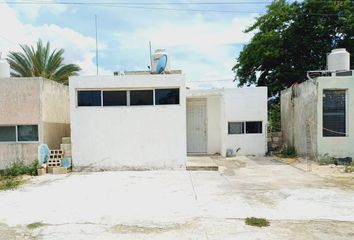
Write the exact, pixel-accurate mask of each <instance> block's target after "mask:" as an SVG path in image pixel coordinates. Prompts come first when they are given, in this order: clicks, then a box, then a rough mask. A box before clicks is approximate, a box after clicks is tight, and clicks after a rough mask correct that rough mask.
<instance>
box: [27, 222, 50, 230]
mask: <svg viewBox="0 0 354 240" xmlns="http://www.w3.org/2000/svg"><path fill="white" fill-rule="evenodd" d="M45 225H46V224H44V223H42V222H33V223H30V224H28V225H27V228H28V229H35V228H40V227H43V226H45Z"/></svg>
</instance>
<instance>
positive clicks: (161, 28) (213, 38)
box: [115, 14, 254, 81]
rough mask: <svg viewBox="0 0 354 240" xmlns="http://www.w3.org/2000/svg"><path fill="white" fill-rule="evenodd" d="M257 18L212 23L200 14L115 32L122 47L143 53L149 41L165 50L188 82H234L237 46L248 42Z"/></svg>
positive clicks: (241, 18) (249, 17)
mask: <svg viewBox="0 0 354 240" xmlns="http://www.w3.org/2000/svg"><path fill="white" fill-rule="evenodd" d="M253 22H254V16H253V15H250V16H247V17H237V18H234V19H232V20H225V19H221V20H217V21H215V20H214V21H211V20H206V19H204V18H203V17H202V16H201V15H200V14H198V15H195V17H191V19H185V20H180V19H177V20H176V19H170V20H168V21H164V23H162V24H159V23H153V22H152V23H151V24H149V25H148V26H147V27H145V28H141V29H137V30H135V31H131V30H129V32H128V31H127V32H119V33H115V36H116V37H117V39H118V41H119V43H120V47H121V48H122V49H127V50H130V51H131V50H135V51H136V52H137V51H142V50H143V49H142V48H141V46H144V47H145V46H146V45H147V43H148V42H149V41H151V42H152V45H153V47H154V48H165V49H166V50H167V51H168V52H169V53H170V54H171V59H172V61H171V63H172V67H173V68H174V69H176V68H178V69H182V70H183V71H184V72H185V73H186V76H187V79H188V80H191V81H194V80H201V79H208V80H210V79H225V78H228V79H230V81H232V79H233V77H234V73H233V72H232V70H231V68H232V67H233V66H234V64H235V61H236V60H235V59H236V57H237V52H236V49H234V46H233V45H235V44H243V43H247V42H248V41H249V40H250V39H251V37H252V33H244V32H243V30H244V29H246V28H247V27H248V26H250V25H251V24H252V23H253Z"/></svg>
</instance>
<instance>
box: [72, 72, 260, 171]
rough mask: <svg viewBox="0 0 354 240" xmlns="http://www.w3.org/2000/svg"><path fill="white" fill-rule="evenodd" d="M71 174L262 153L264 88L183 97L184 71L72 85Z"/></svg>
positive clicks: (202, 92) (78, 81)
mask: <svg viewBox="0 0 354 240" xmlns="http://www.w3.org/2000/svg"><path fill="white" fill-rule="evenodd" d="M69 86H70V87H69V88H70V90H69V91H70V109H71V112H70V116H71V143H72V158H73V167H74V168H75V169H85V168H91V169H166V168H170V169H181V168H184V167H185V164H186V160H187V153H188V154H215V153H219V154H221V155H223V156H225V155H226V151H227V149H234V150H236V149H237V148H240V151H239V153H240V154H254V155H264V153H265V152H266V139H267V137H266V127H267V89H266V88H265V87H262V88H236V87H235V88H234V89H214V90H201V89H199V90H190V89H189V90H186V86H185V77H184V75H183V74H182V73H181V71H169V72H168V73H165V74H152V73H150V72H145V71H143V72H125V74H121V75H117V76H87V77H86V76H74V77H71V78H70V80H69Z"/></svg>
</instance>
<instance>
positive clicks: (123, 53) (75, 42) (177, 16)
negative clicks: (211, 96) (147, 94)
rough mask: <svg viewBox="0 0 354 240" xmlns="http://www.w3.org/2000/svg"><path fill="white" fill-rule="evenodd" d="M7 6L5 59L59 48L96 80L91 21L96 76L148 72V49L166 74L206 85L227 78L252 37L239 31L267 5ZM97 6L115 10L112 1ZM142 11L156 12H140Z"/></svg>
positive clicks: (1, 25) (0, 25)
mask: <svg viewBox="0 0 354 240" xmlns="http://www.w3.org/2000/svg"><path fill="white" fill-rule="evenodd" d="M253 1H256V0H253ZM9 2H11V1H8V3H2V4H0V16H1V19H0V20H1V21H0V51H2V52H4V54H6V53H7V52H8V51H10V50H18V44H34V43H35V42H36V40H37V39H38V38H41V39H43V40H45V41H50V42H51V43H52V46H53V47H56V48H64V49H65V51H66V53H65V58H66V61H67V62H74V63H77V64H78V65H80V66H81V67H82V69H83V70H82V72H81V75H93V74H95V73H96V69H95V27H94V15H95V14H96V15H97V18H98V41H99V58H98V59H99V66H100V68H99V72H100V74H102V75H105V74H112V72H113V71H124V70H147V66H148V65H149V41H151V42H152V48H153V50H154V49H158V48H164V49H166V50H167V52H168V53H169V54H170V56H171V66H172V68H173V69H181V70H182V71H183V72H184V73H185V74H186V77H187V80H188V81H209V80H224V79H229V80H230V79H232V78H233V77H234V73H233V72H232V71H231V68H232V67H233V65H234V64H235V63H236V58H237V56H238V54H239V52H240V50H241V49H242V46H243V45H244V44H246V43H247V42H249V40H250V39H251V37H252V34H245V33H243V30H244V29H245V28H246V27H247V26H250V25H251V24H252V23H253V22H254V21H255V18H256V17H257V16H259V13H264V12H265V6H266V5H267V3H269V2H270V1H269V0H264V1H257V3H255V4H250V3H248V2H252V1H245V0H236V1H232V2H234V3H239V4H235V5H229V4H211V5H206V4H198V5H193V4H190V3H198V2H199V3H201V2H204V3H220V2H221V1H215V0H214V1H210V0H209V1H143V0H139V1H124V2H125V3H129V4H132V3H137V2H139V3H142V5H128V6H127V5H125V7H123V6H122V5H116V4H115V5H105V6H103V5H102V4H98V3H100V1H98V0H95V1H92V0H91V1H89V0H87V1H79V0H76V1H73V0H72V1H69V2H80V3H83V2H86V3H87V2H91V3H94V4H92V5H82V4H76V5H57V4H10V3H9ZM12 2H13V1H12ZM30 2H31V0H30ZM32 2H33V1H32ZM45 2H51V3H53V2H55V1H52V0H46V1H45ZM101 2H102V1H101ZM104 2H115V3H119V2H120V3H122V1H114V0H111V1H104ZM222 2H224V3H225V2H231V1H222ZM146 3H150V4H151V3H154V4H156V5H144V4H146ZM172 3H189V4H172ZM146 8H168V9H171V8H174V9H182V10H179V11H175V10H173V11H172V10H166V9H146ZM194 10H203V11H194ZM208 11H211V12H208ZM4 54H3V55H4Z"/></svg>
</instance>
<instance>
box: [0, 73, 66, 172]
mask: <svg viewBox="0 0 354 240" xmlns="http://www.w3.org/2000/svg"><path fill="white" fill-rule="evenodd" d="M21 124H36V125H38V131H39V133H38V134H39V141H38V143H0V168H4V167H7V166H8V165H9V164H10V163H11V162H14V161H23V162H25V163H28V164H29V163H31V162H32V161H34V160H36V159H37V148H38V145H39V144H40V143H48V144H49V146H50V147H51V148H53V147H54V148H59V144H60V141H61V137H62V136H67V135H68V134H69V130H70V129H69V95H68V87H67V86H63V85H61V84H58V83H55V82H53V81H51V80H47V79H43V78H37V77H33V78H3V79H0V125H21Z"/></svg>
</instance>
